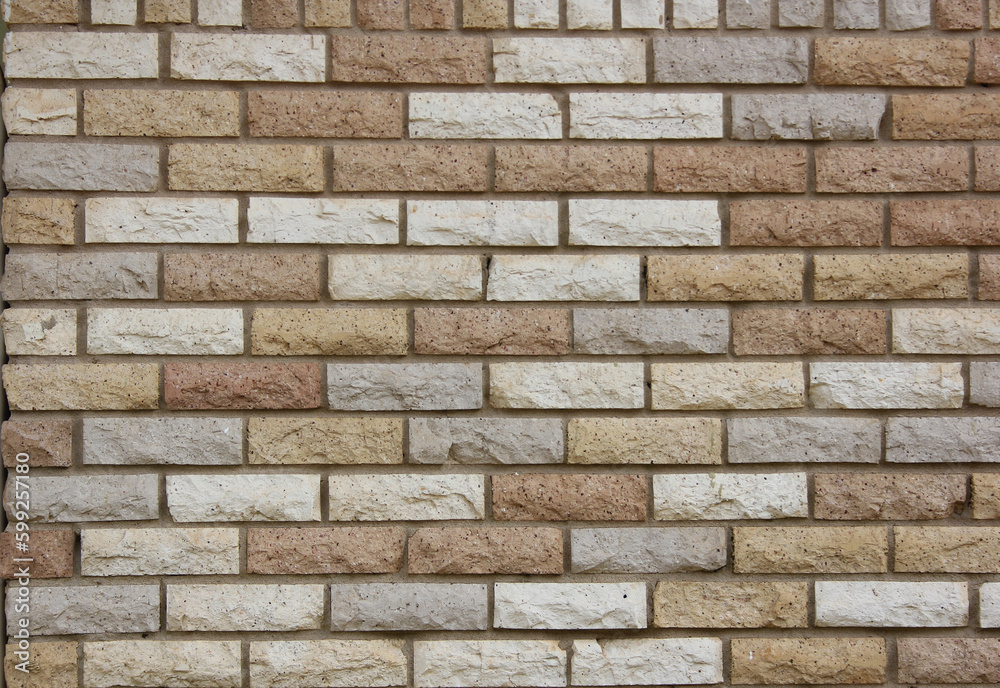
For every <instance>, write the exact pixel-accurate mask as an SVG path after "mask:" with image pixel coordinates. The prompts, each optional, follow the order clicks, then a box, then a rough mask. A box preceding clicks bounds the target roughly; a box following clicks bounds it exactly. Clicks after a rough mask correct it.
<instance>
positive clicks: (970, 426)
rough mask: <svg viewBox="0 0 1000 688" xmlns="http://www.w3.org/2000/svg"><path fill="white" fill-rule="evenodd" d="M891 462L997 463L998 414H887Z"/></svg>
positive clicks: (999, 458) (999, 450) (999, 451)
mask: <svg viewBox="0 0 1000 688" xmlns="http://www.w3.org/2000/svg"><path fill="white" fill-rule="evenodd" d="M885 458H886V461H888V462H890V463H966V462H974V461H980V462H984V463H1000V418H993V417H989V418H986V417H964V418H957V417H944V418H934V417H924V418H919V417H918V418H890V419H889V422H888V424H887V426H886V435H885Z"/></svg>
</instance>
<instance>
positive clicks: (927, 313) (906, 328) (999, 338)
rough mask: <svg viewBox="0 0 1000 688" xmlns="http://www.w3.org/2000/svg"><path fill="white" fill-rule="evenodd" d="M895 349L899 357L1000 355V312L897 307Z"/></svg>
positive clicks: (894, 321)
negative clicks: (901, 355) (909, 355)
mask: <svg viewBox="0 0 1000 688" xmlns="http://www.w3.org/2000/svg"><path fill="white" fill-rule="evenodd" d="M892 350H893V353H899V354H996V353H1000V309H995V308H962V309H947V308H894V309H893V310H892Z"/></svg>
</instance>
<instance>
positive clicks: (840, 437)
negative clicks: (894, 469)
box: [729, 417, 882, 463]
mask: <svg viewBox="0 0 1000 688" xmlns="http://www.w3.org/2000/svg"><path fill="white" fill-rule="evenodd" d="M881 455H882V426H881V423H880V422H879V421H878V420H877V419H874V418H792V417H785V418H731V419H729V462H730V463H799V462H809V463H834V462H845V463H846V462H850V463H878V461H879V458H880V457H881Z"/></svg>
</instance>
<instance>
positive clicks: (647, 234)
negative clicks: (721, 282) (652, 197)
mask: <svg viewBox="0 0 1000 688" xmlns="http://www.w3.org/2000/svg"><path fill="white" fill-rule="evenodd" d="M721 242H722V220H721V219H719V204H718V203H717V202H716V201H688V200H683V201H677V200H669V201H660V200H656V201H643V200H627V201H617V200H611V199H596V198H595V199H590V198H587V199H583V198H580V199H571V200H570V202H569V243H570V245H572V246H718V245H720V243H721Z"/></svg>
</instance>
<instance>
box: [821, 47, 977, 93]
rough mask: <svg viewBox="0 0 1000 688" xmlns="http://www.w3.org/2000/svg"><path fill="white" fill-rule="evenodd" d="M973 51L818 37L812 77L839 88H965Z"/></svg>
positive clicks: (966, 48)
mask: <svg viewBox="0 0 1000 688" xmlns="http://www.w3.org/2000/svg"><path fill="white" fill-rule="evenodd" d="M970 54H971V46H970V45H969V42H968V41H967V40H952V39H946V38H817V39H816V57H815V66H814V68H813V78H814V79H815V81H816V83H818V84H824V85H840V86H964V85H965V79H966V75H967V73H968V71H969V56H970Z"/></svg>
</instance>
